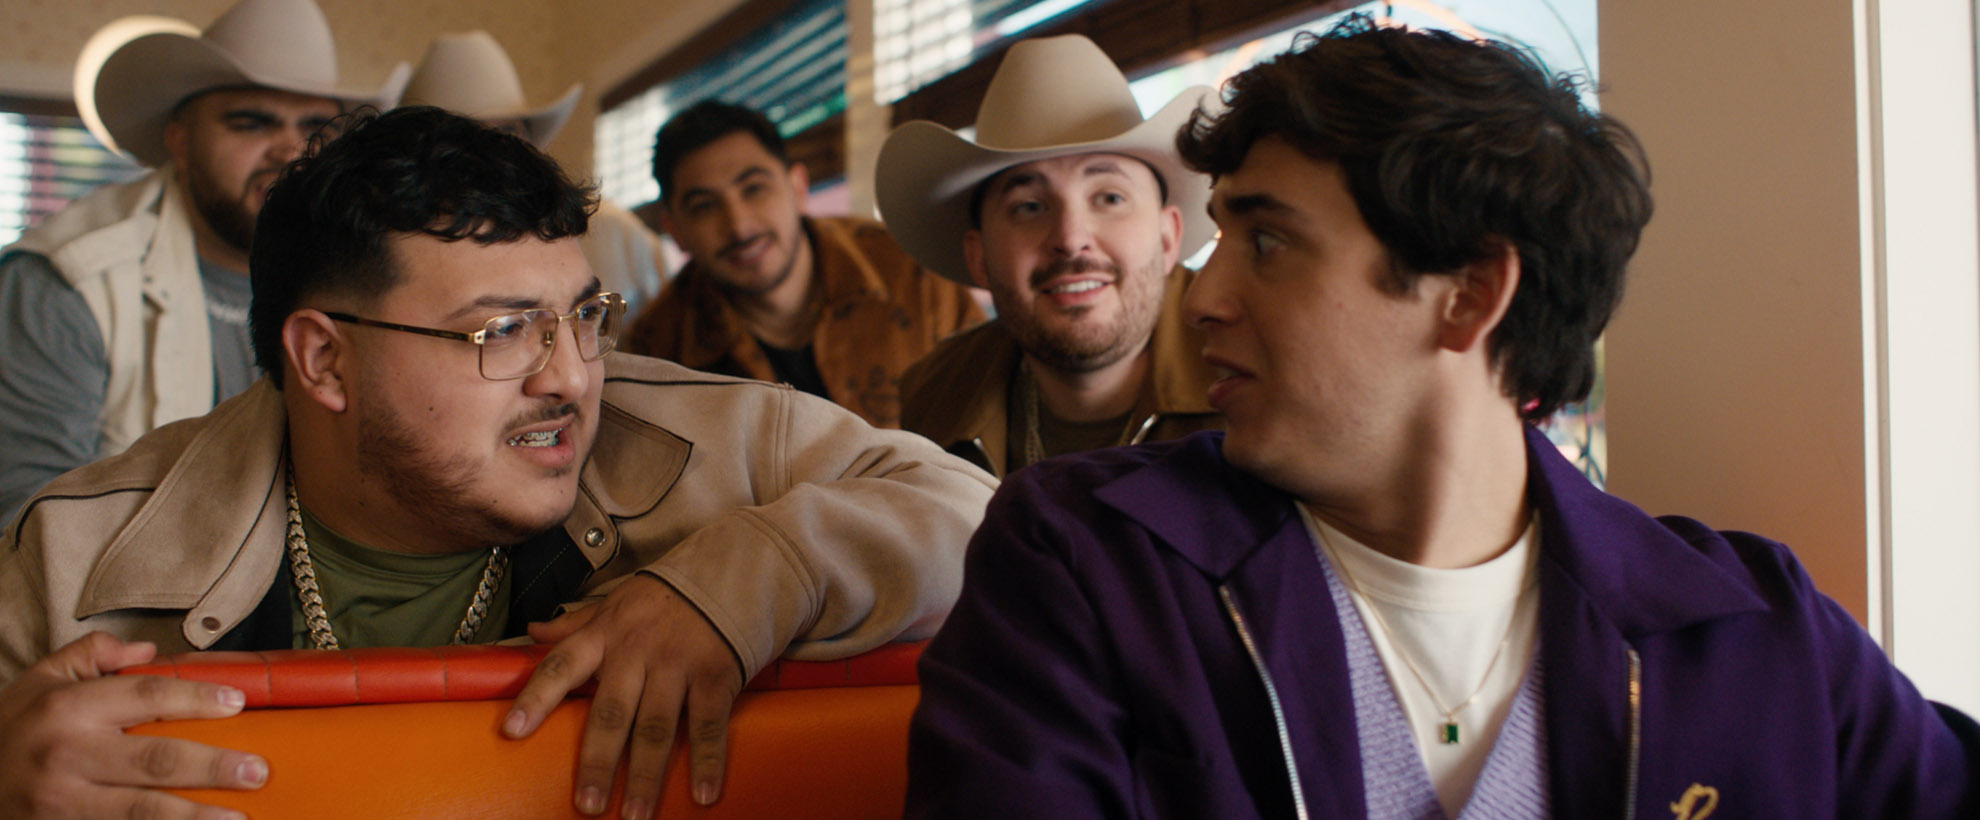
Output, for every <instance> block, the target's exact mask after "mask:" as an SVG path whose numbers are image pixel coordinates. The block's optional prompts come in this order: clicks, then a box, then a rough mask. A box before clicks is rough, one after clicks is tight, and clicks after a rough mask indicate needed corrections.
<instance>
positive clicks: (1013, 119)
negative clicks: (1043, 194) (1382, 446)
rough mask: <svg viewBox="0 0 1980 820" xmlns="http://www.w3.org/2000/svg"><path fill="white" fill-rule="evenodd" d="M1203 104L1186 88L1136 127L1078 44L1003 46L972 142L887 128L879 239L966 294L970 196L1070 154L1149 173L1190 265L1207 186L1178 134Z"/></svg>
mask: <svg viewBox="0 0 1980 820" xmlns="http://www.w3.org/2000/svg"><path fill="white" fill-rule="evenodd" d="M1209 93H1210V89H1209V88H1207V87H1204V86H1195V87H1192V88H1189V89H1186V90H1184V91H1183V93H1181V94H1179V95H1177V96H1176V98H1175V99H1174V100H1171V101H1170V102H1169V104H1168V105H1165V106H1163V107H1162V110H1160V111H1157V112H1155V116H1152V117H1149V118H1148V119H1146V120H1143V119H1142V118H1141V108H1140V106H1138V105H1136V104H1135V101H1134V93H1133V92H1132V91H1129V90H1128V81H1127V77H1125V76H1123V75H1122V74H1121V70H1120V68H1118V67H1116V66H1115V65H1114V61H1113V60H1110V59H1108V58H1107V55H1106V53H1105V52H1102V51H1101V50H1100V47H1099V46H1096V45H1094V44H1093V41H1092V40H1088V39H1086V38H1085V37H1082V36H1080V35H1077V34H1067V35H1063V36H1059V37H1045V38H1040V39H1034V40H1023V41H1020V42H1018V43H1017V44H1015V45H1013V46H1011V49H1010V51H1009V52H1007V53H1006V54H1005V55H1004V62H1003V64H1002V65H999V66H998V67H997V74H996V76H994V77H992V78H990V88H989V89H988V90H987V91H985V92H984V94H983V104H982V105H981V106H980V107H978V108H977V111H976V141H975V142H971V141H970V140H968V139H965V138H963V137H962V136H961V135H959V134H957V133H956V132H954V131H951V130H949V129H947V128H944V127H942V126H940V125H937V124H935V123H932V122H928V121H926V120H917V121H915V122H910V123H907V124H905V125H902V126H901V127H899V128H896V129H894V132H893V133H892V134H889V135H887V141H886V142H885V143H883V144H882V145H881V146H880V160H879V168H880V173H879V175H878V178H877V179H876V180H875V183H876V185H875V191H874V193H875V198H876V200H877V201H878V204H879V206H880V215H881V218H882V219H884V220H886V223H887V230H888V232H889V233H892V234H893V235H894V241H895V242H897V243H899V244H900V246H901V247H902V248H903V249H905V250H906V251H907V252H908V253H909V254H911V255H913V256H914V258H915V259H916V260H917V261H919V262H921V264H922V265H924V266H926V267H927V268H928V269H929V270H932V271H934V272H936V273H939V274H941V275H943V276H945V277H948V278H950V279H953V280H955V281H957V282H961V283H963V284H965V285H968V284H973V283H972V282H971V281H970V277H969V264H968V263H967V262H966V261H965V260H964V258H963V249H962V238H963V233H964V232H966V231H968V230H969V228H970V224H969V203H970V197H971V196H972V195H973V194H974V192H975V190H976V187H977V186H978V185H979V184H981V183H982V182H983V181H984V180H987V179H989V178H990V177H992V176H995V175H996V174H997V173H998V172H999V171H1002V170H1004V169H1005V168H1009V167H1011V166H1013V165H1022V164H1024V163H1027V162H1032V161H1035V160H1041V159H1050V158H1052V157H1060V156H1066V155H1069V154H1092V153H1109V154H1123V155H1126V156H1130V157H1134V158H1136V159H1139V160H1141V161H1142V162H1146V163H1148V165H1149V167H1151V168H1154V169H1155V172H1156V173H1157V174H1160V175H1161V177H1162V181H1163V182H1164V183H1165V184H1166V185H1167V186H1168V193H1169V203H1170V204H1172V205H1175V206H1176V207H1178V208H1181V209H1182V220H1183V232H1182V246H1181V249H1180V250H1181V253H1180V254H1179V256H1178V257H1177V258H1188V257H1189V256H1190V255H1191V254H1193V253H1195V252H1196V250H1197V249H1198V248H1201V247H1203V243H1205V242H1208V241H1210V238H1211V237H1212V236H1215V235H1216V233H1217V229H1216V226H1215V225H1214V224H1213V223H1211V221H1210V217H1209V216H1208V214H1207V213H1206V212H1205V211H1204V206H1205V205H1206V204H1207V203H1208V202H1209V201H1210V180H1209V178H1208V177H1205V176H1204V175H1202V174H1199V173H1196V172H1194V171H1191V170H1189V169H1188V168H1185V167H1184V166H1183V164H1182V159H1181V157H1178V156H1177V155H1176V132H1177V131H1178V130H1180V129H1181V128H1182V125H1183V123H1184V122H1185V121H1187V120H1188V119H1189V114H1190V112H1191V111H1194V110H1195V109H1196V107H1197V105H1198V104H1199V103H1201V102H1202V101H1203V100H1204V99H1205V98H1206V97H1207V96H1208V95H1209Z"/></svg>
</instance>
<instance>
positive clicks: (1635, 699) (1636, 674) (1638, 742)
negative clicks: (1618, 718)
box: [1623, 649, 1643, 820]
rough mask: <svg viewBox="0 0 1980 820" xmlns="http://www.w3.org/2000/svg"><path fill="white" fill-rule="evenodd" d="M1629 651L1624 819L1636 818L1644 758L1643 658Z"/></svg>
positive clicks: (1633, 650) (1632, 650)
mask: <svg viewBox="0 0 1980 820" xmlns="http://www.w3.org/2000/svg"><path fill="white" fill-rule="evenodd" d="M1628 651H1629V771H1628V773H1627V775H1628V776H1627V778H1626V779H1625V780H1624V781H1623V799H1624V800H1625V801H1627V802H1625V803H1623V820H1636V776H1637V767H1638V766H1639V765H1640V764H1641V763H1642V760H1643V755H1642V751H1643V659H1642V658H1641V657H1639V656H1638V655H1637V654H1636V650H1635V649H1630V650H1628Z"/></svg>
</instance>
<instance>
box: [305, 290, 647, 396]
mask: <svg viewBox="0 0 1980 820" xmlns="http://www.w3.org/2000/svg"><path fill="white" fill-rule="evenodd" d="M625 313H626V300H625V299H623V298H621V297H620V296H619V294H616V293H612V292H610V291H607V292H605V293H600V294H598V295H597V296H593V297H591V298H589V299H586V300H584V301H583V302H580V303H578V306H577V307H575V308H572V309H571V312H569V313H558V312H557V311H554V310H548V309H545V308H538V309H536V310H525V311H523V312H521V313H510V314H506V315H503V316H497V317H495V318H493V319H489V320H488V321H487V323H485V324H483V325H482V326H481V329H480V330H477V331H475V332H473V333H462V332H460V331H455V330H438V329H435V328H430V327H417V326H414V325H402V324H398V323H396V322H381V321H378V320H377V319H366V318H363V317H361V316H352V315H350V314H348V313H331V312H329V311H324V313H323V315H325V316H328V317H330V318H332V319H335V320H337V321H339V322H350V323H351V324H354V325H363V326H365V327H376V328H383V329H385V330H396V331H399V332H401V333H417V334H420V335H422V336H434V337H438V338H441V339H453V340H454V341H458V342H467V343H469V344H472V345H478V346H480V348H481V377H482V378H484V379H488V380H491V381H498V382H499V381H507V380H509V379H521V378H527V377H529V376H534V375H536V374H537V373H538V372H540V371H541V370H543V366H544V365H547V364H549V363H550V354H552V353H554V352H556V350H557V332H558V331H559V330H562V329H563V326H564V320H566V319H568V320H570V323H571V332H572V333H574V334H575V335H576V337H577V346H578V356H579V357H580V358H582V359H584V360H585V361H587V362H592V361H597V360H599V359H602V358H605V354H607V353H610V352H612V349H613V348H615V347H618V345H619V324H620V320H621V319H622V318H623V317H624V316H625Z"/></svg>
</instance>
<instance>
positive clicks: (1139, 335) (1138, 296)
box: [990, 254, 1168, 373]
mask: <svg viewBox="0 0 1980 820" xmlns="http://www.w3.org/2000/svg"><path fill="white" fill-rule="evenodd" d="M1097 272H1105V273H1111V274H1113V276H1114V287H1115V288H1116V290H1117V292H1118V293H1119V296H1120V301H1121V310H1120V313H1119V315H1117V316H1116V317H1115V320H1114V321H1113V322H1111V323H1109V324H1106V325H1102V326H1100V327H1093V328H1081V327H1074V328H1047V327H1045V326H1044V323H1042V322H1040V321H1038V317H1037V315H1036V311H1035V310H1034V308H1035V305H1036V303H1035V302H1034V301H1032V293H1033V291H1032V289H1031V288H1030V287H1027V288H1026V289H1025V290H1024V291H1023V292H1022V293H1021V294H1016V295H1014V294H1011V293H1009V292H1007V291H1006V290H1005V289H1004V288H1001V287H998V288H992V289H991V293H990V297H991V301H992V302H993V303H995V305H996V307H997V315H998V316H999V317H1005V318H1003V319H1002V321H1004V325H1005V328H1006V329H1007V330H1009V331H1010V334H1011V336H1012V337H1014V338H1016V339H1017V343H1018V347H1020V348H1022V349H1023V350H1024V352H1025V353H1027V354H1030V356H1031V357H1032V358H1034V359H1037V360H1038V362H1039V363H1040V364H1043V365H1045V366H1046V367H1049V368H1051V369H1053V370H1055V371H1059V372H1062V373H1090V372H1093V371H1095V370H1099V369H1101V368H1104V367H1107V366H1108V365H1112V364H1114V363H1115V362H1118V361H1120V360H1122V359H1124V358H1127V357H1128V356H1129V355H1132V354H1134V353H1137V352H1139V351H1140V350H1141V349H1142V348H1143V347H1144V346H1146V345H1147V343H1148V340H1149V338H1150V337H1152V336H1153V335H1154V333H1155V317H1156V314H1158V313H1160V312H1161V309H1162V289H1163V288H1164V287H1165V286H1166V285H1167V282H1168V276H1167V275H1166V274H1167V273H1168V271H1167V269H1166V268H1165V267H1164V266H1163V264H1162V257H1161V255H1160V254H1156V255H1155V256H1154V257H1153V258H1152V259H1150V260H1149V263H1148V268H1147V269H1146V270H1143V271H1141V272H1140V273H1139V275H1135V276H1128V275H1123V274H1124V272H1123V271H1122V270H1121V266H1120V265H1116V264H1106V263H1101V262H1096V261H1094V260H1091V259H1086V258H1074V259H1064V260H1060V261H1058V262H1054V263H1050V264H1046V265H1043V266H1040V267H1039V268H1038V269H1037V270H1035V271H1033V272H1032V274H1031V279H1030V282H1031V283H1041V282H1045V281H1049V280H1050V279H1052V278H1053V277H1056V276H1063V275H1066V274H1074V273H1097ZM1033 287H1035V284H1034V285H1033ZM1150 288H1153V289H1154V293H1153V294H1152V296H1151V294H1149V293H1148V290H1149V289H1150ZM1090 310H1091V308H1090V307H1086V306H1081V307H1078V308H1075V309H1073V310H1071V311H1069V312H1068V313H1070V314H1071V315H1072V316H1073V317H1075V318H1076V317H1078V316H1080V315H1083V314H1085V313H1087V312H1089V311H1090Z"/></svg>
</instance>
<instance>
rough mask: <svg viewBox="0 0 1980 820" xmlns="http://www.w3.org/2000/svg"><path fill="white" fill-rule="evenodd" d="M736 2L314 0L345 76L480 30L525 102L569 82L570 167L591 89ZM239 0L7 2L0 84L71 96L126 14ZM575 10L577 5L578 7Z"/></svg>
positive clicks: (190, 12)
mask: <svg viewBox="0 0 1980 820" xmlns="http://www.w3.org/2000/svg"><path fill="white" fill-rule="evenodd" d="M738 2H740V0H695V1H694V2H680V1H678V0H676V1H675V2H652V1H651V0H554V1H553V2H544V0H413V1H412V2H407V1H406V0H317V5H318V6H320V7H321V8H322V9H323V13H324V16H325V17H327V18H328V19H329V21H330V28H331V31H332V32H333V34H334V35H335V37H336V38H337V59H338V64H339V67H340V68H341V69H342V71H343V73H344V76H345V77H346V79H347V83H348V84H350V85H353V86H360V87H371V88H375V87H377V84H378V83H380V82H382V81H383V80H384V78H385V76H386V74H388V73H389V72H390V71H391V70H392V66H393V65H394V64H396V63H397V62H399V61H401V60H403V61H405V62H407V63H417V62H418V61H419V58H420V56H421V55H423V54H424V53H425V52H426V44H427V43H428V42H429V41H430V40H431V39H432V38H433V35H435V34H438V33H440V32H443V31H452V30H459V29H469V28H483V29H487V30H488V32H489V33H490V34H493V35H494V36H495V39H497V40H499V41H501V43H502V45H503V46H504V47H505V48H506V49H508V52H509V56H510V58H511V59H513V60H514V61H515V63H516V68H517V71H518V72H519V73H520V74H521V75H522V82H523V91H524V94H525V95H526V96H527V97H528V99H529V101H530V102H532V103H538V102H541V103H545V104H547V103H549V102H550V101H552V100H553V99H555V98H556V97H557V95H559V94H562V93H563V91H564V89H565V88H567V87H569V85H570V84H571V83H572V82H583V83H584V84H585V94H584V98H583V100H581V101H580V103H579V106H578V111H577V114H576V115H575V116H573V117H572V121H571V124H570V125H569V126H567V127H566V128H565V129H564V132H563V133H561V134H559V135H558V137H557V139H556V141H555V142H554V143H552V144H551V146H550V153H552V154H553V155H555V156H556V157H557V158H558V159H559V160H560V161H562V162H564V163H565V165H566V166H568V167H570V168H571V169H572V170H573V171H574V172H578V173H589V170H590V168H591V121H590V120H591V117H593V116H596V114H597V99H598V94H599V93H600V92H602V91H604V90H605V88H606V87H607V86H609V85H611V84H613V83H615V82H617V81H618V80H620V79H622V78H624V77H625V76H627V75H629V74H631V73H632V72H633V71H636V70H637V69H638V68H640V67H641V66H643V65H645V64H646V63H647V62H648V61H649V60H651V59H652V58H653V55H656V54H663V53H665V52H666V51H667V50H668V49H670V48H672V47H674V46H676V45H679V43H680V42H681V41H683V40H685V39H686V38H687V37H689V36H691V35H692V34H694V33H695V32H696V31H699V30H700V29H701V28H702V27H704V26H706V25H708V24H709V23H711V22H713V21H715V20H717V19H720V17H721V16H722V15H723V14H725V13H727V12H728V11H729V9H731V8H733V7H734V6H736V5H737V3H738ZM233 3H234V0H169V1H168V2H157V1H156V0H152V2H145V1H144V0H7V3H6V5H5V11H0V21H4V23H5V24H4V25H0V94H15V95H24V96H34V97H49V96H56V97H63V98H67V97H68V96H69V93H68V87H69V76H70V74H69V72H70V69H71V67H72V66H73V65H74V63H75V59H76V55H77V53H78V52H80V51H81V50H82V47H83V43H85V42H87V41H88V40H89V36H90V35H91V34H93V33H95V31H96V30H97V29H98V28H100V27H101V26H103V24H105V23H108V22H110V21H111V20H115V19H117V18H119V17H122V16H125V15H130V14H164V15H168V16H173V17H178V18H181V19H184V20H186V21H189V22H191V23H193V24H194V25H197V26H200V27H202V28H204V27H205V26H206V25H207V24H208V23H210V22H212V21H213V19H214V18H215V17H218V16H220V14H221V13H222V12H224V11H226V10H227V9H228V8H230V7H231V6H232V5H233ZM577 12H581V13H577Z"/></svg>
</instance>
